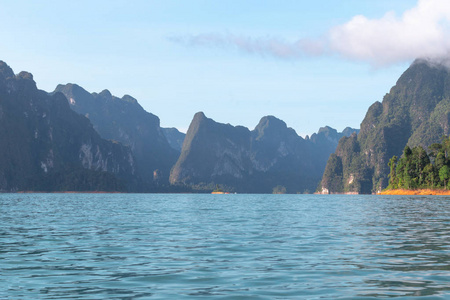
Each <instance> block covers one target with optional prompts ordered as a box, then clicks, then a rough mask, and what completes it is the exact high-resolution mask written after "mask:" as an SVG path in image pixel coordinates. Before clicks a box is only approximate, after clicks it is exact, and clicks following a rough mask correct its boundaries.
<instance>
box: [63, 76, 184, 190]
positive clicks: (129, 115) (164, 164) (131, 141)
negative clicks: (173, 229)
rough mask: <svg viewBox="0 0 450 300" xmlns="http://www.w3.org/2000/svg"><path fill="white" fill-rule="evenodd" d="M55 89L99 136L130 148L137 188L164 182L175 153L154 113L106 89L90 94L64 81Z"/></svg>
mask: <svg viewBox="0 0 450 300" xmlns="http://www.w3.org/2000/svg"><path fill="white" fill-rule="evenodd" d="M55 92H61V93H63V94H64V95H65V96H66V97H67V99H68V101H69V103H70V107H71V108H72V109H73V110H74V111H76V112H78V113H79V114H81V115H84V116H86V117H87V118H89V120H90V121H91V122H92V124H93V125H94V128H95V129H96V130H97V132H98V133H99V134H100V136H101V137H102V138H105V139H109V140H115V141H118V142H120V143H122V144H124V145H127V146H129V147H130V148H131V150H132V152H133V154H134V156H135V158H136V163H137V164H138V165H139V169H138V174H139V175H140V177H141V178H142V179H143V182H144V184H143V186H142V187H141V188H142V190H141V191H155V190H157V189H158V187H160V186H164V185H167V184H168V178H169V174H170V169H171V168H172V166H173V165H174V164H175V162H176V160H177V158H178V156H179V152H178V151H177V150H175V149H173V148H172V147H171V146H170V145H169V143H168V141H167V139H166V136H165V135H164V133H163V131H162V129H161V127H160V122H159V118H158V117H157V116H155V115H153V114H151V113H148V112H146V111H145V110H144V109H143V108H142V107H141V106H140V105H139V103H138V102H137V100H136V99H134V98H133V97H131V96H128V95H125V96H123V97H122V98H117V97H114V96H112V95H111V93H110V92H109V91H108V90H104V91H102V92H101V93H98V94H97V93H92V94H90V93H89V92H87V91H86V90H84V89H83V88H81V87H80V86H78V85H76V84H66V85H58V86H57V88H56V90H55Z"/></svg>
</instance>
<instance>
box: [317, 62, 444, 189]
mask: <svg viewBox="0 0 450 300" xmlns="http://www.w3.org/2000/svg"><path fill="white" fill-rule="evenodd" d="M449 125H450V72H449V69H448V67H446V66H445V65H443V64H439V63H435V62H430V61H427V60H416V61H415V62H414V63H413V64H412V65H411V66H410V67H409V68H408V69H407V70H406V71H405V72H404V73H403V74H402V75H401V77H400V78H399V79H398V81H397V83H396V85H395V86H394V87H392V89H391V90H390V92H389V93H388V94H386V96H384V99H383V102H381V103H380V102H375V103H374V104H373V105H372V106H370V107H369V110H368V111H367V114H366V116H365V118H364V120H363V122H362V123H361V131H360V133H359V134H358V135H357V136H356V135H353V136H351V137H347V138H342V139H341V140H340V141H339V145H338V147H337V149H336V152H335V154H333V155H332V156H331V157H330V159H329V161H328V164H327V167H326V169H325V172H324V176H323V178H322V182H321V184H320V186H319V188H318V192H322V193H364V194H368V193H374V192H377V191H380V190H381V189H383V188H385V187H386V186H387V185H388V174H389V167H388V161H389V159H390V158H391V157H392V156H394V155H397V156H400V155H401V154H402V151H403V149H404V147H405V146H406V145H409V146H410V147H414V146H419V145H420V146H423V147H425V148H427V147H428V146H429V145H431V144H432V143H435V142H440V141H441V138H442V136H443V135H448V134H449V131H450V126H449Z"/></svg>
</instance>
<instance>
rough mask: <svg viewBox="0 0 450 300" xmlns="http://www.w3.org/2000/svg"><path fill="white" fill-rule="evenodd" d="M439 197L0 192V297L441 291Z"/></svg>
mask: <svg viewBox="0 0 450 300" xmlns="http://www.w3.org/2000/svg"><path fill="white" fill-rule="evenodd" d="M449 204H450V198H447V197H442V196H438V197H436V196H434V197H433V196H429V197H420V196H419V197H418V196H414V197H410V196H407V197H403V196H344V195H338V196H336V195H330V196H320V195H127V194H124V195H122V194H114V195H98V194H52V195H47V194H25V195H20V194H9V195H8V194H3V195H0V224H1V225H0V299H4V298H6V299H9V298H10V299H61V298H70V299H99V298H103V299H138V298H142V299H146V298H151V299H158V298H160V299H175V298H176V299H182V298H201V297H204V296H208V297H213V298H221V299H222V298H223V299H233V298H236V299H242V298H246V297H247V298H249V299H286V298H294V299H374V298H391V297H399V298H401V299H409V298H410V299H417V298H421V299H422V298H423V299H449V298H450V285H449V282H450V272H449V271H450V256H449V253H450V251H449V250H450V249H449V247H450V212H449Z"/></svg>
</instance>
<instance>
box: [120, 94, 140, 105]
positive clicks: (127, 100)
mask: <svg viewBox="0 0 450 300" xmlns="http://www.w3.org/2000/svg"><path fill="white" fill-rule="evenodd" d="M122 101H125V102H129V103H133V104H136V103H138V102H137V100H136V99H135V98H133V97H131V96H130V95H124V96H123V97H122Z"/></svg>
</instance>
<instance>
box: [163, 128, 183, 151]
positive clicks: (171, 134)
mask: <svg viewBox="0 0 450 300" xmlns="http://www.w3.org/2000/svg"><path fill="white" fill-rule="evenodd" d="M161 129H162V131H163V133H164V135H165V136H166V139H167V141H168V142H169V145H170V147H172V148H173V149H175V150H176V151H177V152H179V153H181V148H183V142H184V138H185V137H186V134H184V133H182V132H180V131H178V129H176V128H161Z"/></svg>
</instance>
